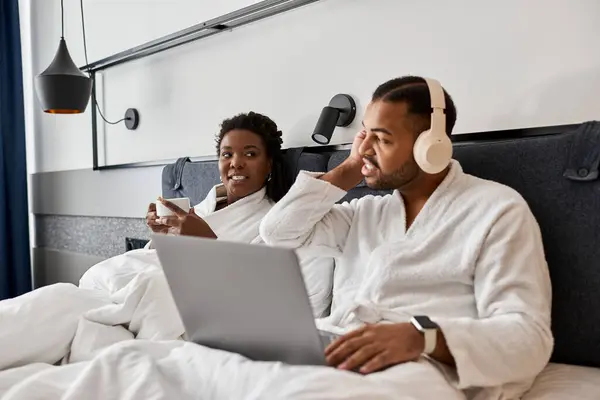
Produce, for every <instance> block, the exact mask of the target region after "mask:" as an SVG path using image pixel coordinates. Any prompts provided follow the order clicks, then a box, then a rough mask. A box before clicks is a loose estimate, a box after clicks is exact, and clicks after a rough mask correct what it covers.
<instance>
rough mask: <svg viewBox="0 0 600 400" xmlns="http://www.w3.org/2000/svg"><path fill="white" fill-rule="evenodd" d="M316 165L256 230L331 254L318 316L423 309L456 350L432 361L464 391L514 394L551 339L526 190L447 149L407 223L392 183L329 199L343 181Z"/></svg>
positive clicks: (346, 317) (544, 356) (386, 315)
mask: <svg viewBox="0 0 600 400" xmlns="http://www.w3.org/2000/svg"><path fill="white" fill-rule="evenodd" d="M317 176H318V174H313V173H308V172H302V173H301V174H300V175H299V176H298V178H297V180H296V182H295V184H294V185H293V187H292V188H291V190H290V191H289V193H288V194H287V195H286V196H285V197H284V198H283V199H282V200H281V201H279V202H278V203H277V204H276V205H275V206H274V207H273V208H272V209H271V211H270V212H269V213H268V214H267V216H266V217H265V218H264V219H263V221H262V224H261V229H260V231H261V236H262V237H263V239H264V240H265V241H266V243H268V244H270V245H280V246H287V247H294V248H301V249H299V250H298V252H299V253H301V254H321V255H325V254H327V255H332V256H334V257H336V267H335V273H334V286H333V302H332V309H331V315H330V316H329V317H327V318H324V319H321V320H320V321H318V325H319V327H320V328H321V329H326V330H330V331H333V332H338V333H343V332H347V331H349V330H352V329H354V328H356V327H358V326H360V325H362V324H363V323H377V322H384V321H386V322H404V321H408V320H409V319H410V317H411V316H412V315H419V314H420V315H428V316H429V317H430V318H431V319H432V320H434V321H435V322H437V323H438V324H439V326H440V328H441V330H442V331H443V333H444V335H445V338H446V341H447V343H448V347H449V349H450V351H451V353H452V355H453V356H454V359H455V361H456V365H457V370H456V371H457V374H455V372H454V370H453V369H450V368H445V367H444V366H442V365H438V363H435V362H433V361H432V362H433V363H434V364H436V365H437V366H438V368H439V369H440V370H441V371H443V372H444V374H445V375H446V377H447V379H448V382H449V383H451V384H454V385H456V388H457V389H468V388H471V390H468V391H466V392H465V393H468V394H469V397H470V398H475V397H474V396H476V398H478V399H479V398H485V399H511V398H518V397H519V396H520V394H521V393H522V392H523V391H524V390H526V389H527V386H528V385H529V384H530V383H531V381H532V379H533V378H534V377H535V376H536V375H537V374H538V373H539V372H540V371H541V370H542V369H543V367H544V366H545V365H546V363H547V362H548V360H549V357H550V354H551V350H552V346H553V337H552V333H551V330H550V308H551V288H550V279H549V273H548V267H547V264H546V261H545V257H544V251H543V247H542V241H541V235H540V231H539V227H538V224H537V222H536V220H535V218H534V216H533V215H532V213H531V211H530V209H529V207H528V205H527V204H526V202H525V201H524V199H523V198H522V197H521V196H520V195H519V194H518V193H517V192H516V191H514V190H513V189H511V188H509V187H506V186H504V185H501V184H498V183H495V182H491V181H487V180H483V179H479V178H477V177H474V176H471V175H468V174H465V173H464V172H463V171H462V168H461V166H460V164H459V163H458V162H457V161H455V160H453V161H452V163H451V167H450V171H449V173H448V175H447V177H446V178H445V179H444V181H443V182H442V183H441V184H440V186H439V187H438V188H437V189H436V191H435V192H434V193H433V194H432V196H431V197H430V199H429V200H428V201H427V203H426V204H425V206H424V208H423V209H422V210H421V212H420V213H419V215H418V216H417V218H416V219H415V220H414V222H413V224H412V225H411V226H410V228H409V229H408V230H406V229H405V226H406V213H405V208H404V203H403V199H402V196H401V195H400V194H399V193H398V192H394V193H393V194H391V195H387V196H383V197H381V196H365V197H363V198H360V199H355V200H352V201H351V202H350V203H344V204H341V205H336V204H335V203H336V202H337V201H339V200H340V199H341V198H343V197H344V195H345V194H346V192H345V191H343V190H341V189H339V188H338V187H336V186H334V185H331V184H330V183H328V182H326V181H323V180H320V179H317V178H316V177H317ZM395 368H396V369H397V372H399V373H400V372H401V371H402V368H405V369H406V368H409V369H410V368H411V364H410V363H409V364H404V365H400V366H397V367H395ZM396 376H398V377H401V376H402V375H401V374H400V375H396ZM399 379H401V378H399ZM407 385H410V382H407ZM483 387H485V388H486V389H479V388H483ZM479 396H483V397H479Z"/></svg>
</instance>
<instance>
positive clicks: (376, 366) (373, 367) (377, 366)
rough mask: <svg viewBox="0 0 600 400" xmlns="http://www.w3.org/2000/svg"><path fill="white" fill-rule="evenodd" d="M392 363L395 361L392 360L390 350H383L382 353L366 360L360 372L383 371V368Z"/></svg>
mask: <svg viewBox="0 0 600 400" xmlns="http://www.w3.org/2000/svg"><path fill="white" fill-rule="evenodd" d="M392 364H395V363H394V362H393V360H392V357H391V354H390V352H389V351H383V352H381V353H377V354H376V355H375V356H374V357H373V358H371V359H370V360H369V361H368V362H366V363H365V364H364V365H363V366H362V367H361V368H360V373H362V374H370V373H372V372H377V371H381V370H382V369H384V368H386V367H389V366H390V365H392Z"/></svg>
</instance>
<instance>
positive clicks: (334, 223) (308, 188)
mask: <svg viewBox="0 0 600 400" xmlns="http://www.w3.org/2000/svg"><path fill="white" fill-rule="evenodd" d="M319 175H320V174H316V173H310V172H305V171H302V172H300V174H299V175H298V177H297V178H296V182H295V183H294V185H292V187H291V188H290V190H289V192H288V193H287V194H286V195H285V196H284V197H283V198H282V199H281V200H279V201H278V202H277V204H275V206H273V208H272V209H271V210H270V211H269V212H268V213H267V215H266V216H265V217H264V218H263V220H262V222H261V225H260V235H261V237H262V238H263V240H264V241H265V243H267V244H268V245H271V246H281V247H288V248H294V249H299V248H302V249H299V250H298V253H299V255H311V256H319V257H336V256H339V255H340V254H341V252H342V250H343V248H344V244H345V242H346V238H347V237H348V231H349V230H350V226H351V223H352V217H353V215H354V208H355V205H356V201H353V202H351V203H344V204H339V205H338V204H336V202H338V201H339V200H341V199H342V198H343V197H344V196H345V195H346V191H344V190H342V189H340V188H338V187H337V186H334V185H332V184H330V183H329V182H326V181H323V180H320V179H318V178H317V177H318V176H319Z"/></svg>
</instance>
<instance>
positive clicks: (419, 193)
mask: <svg viewBox="0 0 600 400" xmlns="http://www.w3.org/2000/svg"><path fill="white" fill-rule="evenodd" d="M449 171H450V168H449V167H448V168H446V169H445V170H444V171H442V172H440V173H439V174H435V175H425V174H423V175H422V176H420V177H419V178H418V179H416V180H415V181H414V182H412V183H411V184H410V185H408V186H407V187H404V188H400V189H398V191H399V192H400V195H401V196H402V199H403V200H404V207H405V209H406V229H408V228H409V227H410V226H411V225H412V223H413V221H414V220H415V219H416V218H417V215H419V213H420V212H421V210H422V209H423V207H424V206H425V203H427V200H429V198H430V197H431V195H432V194H433V192H435V190H436V189H437V188H438V186H440V184H441V183H442V181H443V180H444V179H445V178H446V176H447V175H448V172H449Z"/></svg>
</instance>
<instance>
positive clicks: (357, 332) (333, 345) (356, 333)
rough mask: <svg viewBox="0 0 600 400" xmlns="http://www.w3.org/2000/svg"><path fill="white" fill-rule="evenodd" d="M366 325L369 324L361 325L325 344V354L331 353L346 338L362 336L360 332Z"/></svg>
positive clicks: (364, 329)
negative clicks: (327, 344)
mask: <svg viewBox="0 0 600 400" xmlns="http://www.w3.org/2000/svg"><path fill="white" fill-rule="evenodd" d="M368 327H369V325H363V326H361V327H360V328H358V329H356V330H354V331H352V332H349V333H347V334H345V335H344V336H342V337H339V338H337V339H336V340H334V341H333V342H332V343H330V344H329V346H327V348H325V355H326V356H327V355H329V354H331V353H333V352H334V351H335V350H336V349H337V348H338V347H340V346H341V345H342V344H344V343H346V342H347V341H348V340H350V339H353V338H355V337H359V336H362V334H363V333H364V332H365V331H366V330H367V329H368Z"/></svg>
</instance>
